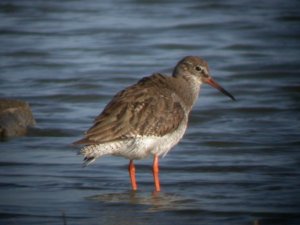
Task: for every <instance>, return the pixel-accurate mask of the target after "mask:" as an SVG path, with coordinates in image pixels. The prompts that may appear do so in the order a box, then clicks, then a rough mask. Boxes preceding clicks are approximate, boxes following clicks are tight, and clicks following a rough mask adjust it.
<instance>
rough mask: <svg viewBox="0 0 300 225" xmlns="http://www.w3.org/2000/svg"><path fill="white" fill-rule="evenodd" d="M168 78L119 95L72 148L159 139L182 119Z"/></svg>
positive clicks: (149, 79) (156, 78)
mask: <svg viewBox="0 0 300 225" xmlns="http://www.w3.org/2000/svg"><path fill="white" fill-rule="evenodd" d="M167 79H168V77H165V76H162V75H160V74H155V75H152V76H150V77H147V78H144V79H142V80H141V81H139V82H138V83H137V84H135V85H133V86H131V87H128V88H126V89H125V90H123V91H121V92H119V93H118V94H117V95H116V96H115V97H114V98H113V99H112V100H111V102H110V103H109V104H108V105H107V106H106V107H105V109H104V110H103V112H102V113H101V114H100V115H99V116H98V117H97V118H96V119H95V122H94V125H93V126H92V127H91V128H90V129H89V130H88V131H87V132H86V135H85V138H83V139H82V140H79V141H77V142H75V143H74V144H96V143H105V142H111V141H117V140H124V139H131V138H134V137H136V136H138V135H145V136H163V135H165V134H167V133H169V132H172V131H175V130H176V129H177V128H178V126H179V125H180V123H181V122H182V120H183V119H184V117H185V113H184V110H183V108H182V106H181V104H180V103H179V101H178V99H177V97H176V95H175V94H174V93H173V92H172V90H171V89H170V88H169V86H168V85H167V81H168V80H167Z"/></svg>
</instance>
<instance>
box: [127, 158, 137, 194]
mask: <svg viewBox="0 0 300 225" xmlns="http://www.w3.org/2000/svg"><path fill="white" fill-rule="evenodd" d="M128 171H129V175H130V181H131V186H132V190H134V191H136V190H137V184H136V179H135V166H134V164H133V160H130V162H129V166H128Z"/></svg>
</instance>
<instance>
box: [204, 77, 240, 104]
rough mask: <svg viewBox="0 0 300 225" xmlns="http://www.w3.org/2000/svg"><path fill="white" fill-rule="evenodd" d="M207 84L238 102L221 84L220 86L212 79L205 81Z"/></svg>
mask: <svg viewBox="0 0 300 225" xmlns="http://www.w3.org/2000/svg"><path fill="white" fill-rule="evenodd" d="M205 83H208V84H209V85H210V86H212V87H214V88H216V89H218V90H219V91H220V92H222V93H223V94H224V95H227V96H228V97H229V98H231V99H232V100H234V101H236V100H235V98H234V97H233V95H232V94H230V93H229V92H228V91H226V90H225V89H224V88H223V87H222V86H221V85H220V84H218V83H217V82H216V81H214V80H213V79H212V78H211V77H210V78H208V79H206V80H205Z"/></svg>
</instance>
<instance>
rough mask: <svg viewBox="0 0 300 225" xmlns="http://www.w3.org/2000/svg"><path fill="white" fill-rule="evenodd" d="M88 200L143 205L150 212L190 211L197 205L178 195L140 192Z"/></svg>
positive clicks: (98, 196)
mask: <svg viewBox="0 0 300 225" xmlns="http://www.w3.org/2000/svg"><path fill="white" fill-rule="evenodd" d="M87 199H89V200H91V201H97V202H101V203H103V204H130V205H143V206H145V207H146V208H147V211H148V212H155V211H164V210H182V209H190V208H191V207H192V206H193V204H194V203H195V200H193V199H191V198H185V197H183V196H180V195H178V194H172V193H162V192H152V193H148V192H140V191H127V192H123V193H105V194H100V195H94V196H90V197H87Z"/></svg>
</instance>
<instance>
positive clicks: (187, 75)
mask: <svg viewBox="0 0 300 225" xmlns="http://www.w3.org/2000/svg"><path fill="white" fill-rule="evenodd" d="M202 83H207V84H210V85H211V86H212V87H214V88H216V89H218V90H220V91H221V92H222V93H223V94H225V95H227V96H229V97H230V98H231V99H232V100H235V98H234V97H233V96H232V95H231V94H230V93H229V92H228V91H226V90H225V89H224V88H223V87H222V86H220V85H219V84H218V83H217V82H216V81H214V80H213V79H212V77H211V76H210V73H209V68H208V64H207V62H206V61H205V60H203V59H202V58H200V57H197V56H186V57H185V58H183V59H182V60H180V61H179V62H178V63H177V65H176V67H175V69H174V71H173V74H172V76H166V75H163V74H160V73H154V74H153V75H151V76H149V77H144V78H142V79H141V80H140V81H138V82H137V83H136V84H134V85H132V86H130V87H127V88H125V89H124V90H122V91H120V92H119V93H117V94H116V95H115V96H114V97H113V99H112V100H111V101H110V102H109V103H108V105H107V106H106V107H105V108H104V110H103V111H102V113H101V114H100V115H98V116H97V117H96V119H95V121H94V124H93V126H92V127H91V128H90V129H89V130H88V131H87V132H86V133H85V137H84V138H83V139H81V140H79V141H76V142H74V144H81V145H84V147H83V148H82V149H81V151H80V153H81V154H82V155H83V156H84V164H85V165H88V164H90V163H91V162H93V161H94V160H95V159H97V158H99V157H101V156H104V155H114V156H122V157H125V158H127V159H129V160H130V162H129V166H128V171H129V175H130V180H131V186H132V189H133V190H137V182H136V178H135V165H134V162H133V161H134V160H136V159H144V158H147V157H149V156H150V155H153V157H154V160H153V166H152V171H153V177H154V184H155V191H156V192H159V191H160V181H159V165H158V161H159V157H160V156H165V155H166V154H167V153H168V152H169V151H170V149H171V148H172V147H173V146H175V145H176V144H177V143H178V142H179V141H180V139H181V138H182V136H183V134H184V133H185V130H186V128H187V124H188V118H189V114H190V111H191V109H192V107H193V106H194V104H195V102H196V100H197V98H198V95H199V91H200V86H201V84H202Z"/></svg>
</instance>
